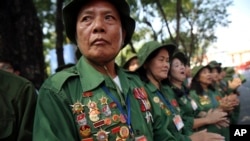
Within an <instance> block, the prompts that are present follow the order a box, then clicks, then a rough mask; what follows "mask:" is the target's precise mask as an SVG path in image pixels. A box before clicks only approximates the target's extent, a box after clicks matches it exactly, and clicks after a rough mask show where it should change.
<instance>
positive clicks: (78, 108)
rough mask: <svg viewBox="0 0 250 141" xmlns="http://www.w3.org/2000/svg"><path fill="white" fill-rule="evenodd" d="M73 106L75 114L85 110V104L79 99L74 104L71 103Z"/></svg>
mask: <svg viewBox="0 0 250 141" xmlns="http://www.w3.org/2000/svg"><path fill="white" fill-rule="evenodd" d="M70 106H71V107H72V111H73V113H74V114H80V113H82V111H83V110H84V108H83V107H84V105H83V104H82V103H81V102H79V101H77V102H76V103H74V104H73V105H70Z"/></svg>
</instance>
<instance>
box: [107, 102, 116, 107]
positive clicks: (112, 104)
mask: <svg viewBox="0 0 250 141" xmlns="http://www.w3.org/2000/svg"><path fill="white" fill-rule="evenodd" d="M109 106H110V107H111V108H116V107H117V104H116V103H115V102H111V103H109Z"/></svg>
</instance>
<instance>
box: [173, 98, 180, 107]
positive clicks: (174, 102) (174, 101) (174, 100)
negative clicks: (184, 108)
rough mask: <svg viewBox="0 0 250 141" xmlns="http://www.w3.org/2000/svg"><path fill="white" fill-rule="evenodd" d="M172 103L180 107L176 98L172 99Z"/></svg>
mask: <svg viewBox="0 0 250 141" xmlns="http://www.w3.org/2000/svg"><path fill="white" fill-rule="evenodd" d="M171 104H172V105H173V106H174V107H178V106H179V105H178V103H177V101H176V99H173V100H171Z"/></svg>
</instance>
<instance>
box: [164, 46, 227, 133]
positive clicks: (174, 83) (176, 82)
mask: <svg viewBox="0 0 250 141" xmlns="http://www.w3.org/2000/svg"><path fill="white" fill-rule="evenodd" d="M187 63H188V60H187V57H186V56H185V54H184V53H182V52H180V51H176V52H175V53H174V55H173V56H172V58H171V59H170V69H169V76H168V85H169V86H170V88H171V89H170V93H169V94H172V95H173V97H174V98H175V99H176V100H177V102H178V104H179V107H180V113H181V115H182V118H183V121H184V124H185V127H186V129H187V130H189V131H190V132H193V130H194V129H197V128H200V127H202V126H206V125H209V124H216V123H217V122H219V121H221V120H225V119H226V117H225V116H226V115H227V113H226V112H222V111H214V110H212V109H211V110H210V111H209V112H207V113H206V116H204V117H196V115H199V114H202V112H203V111H201V110H200V109H199V107H198V105H197V103H196V102H195V100H194V99H192V98H191V96H190V94H189V89H188V87H187V85H185V80H186V77H187V75H186V66H187V65H186V64H187Z"/></svg>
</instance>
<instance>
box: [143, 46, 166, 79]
mask: <svg viewBox="0 0 250 141" xmlns="http://www.w3.org/2000/svg"><path fill="white" fill-rule="evenodd" d="M145 69H146V70H147V72H146V73H147V75H151V76H153V77H154V78H155V79H157V80H159V81H161V80H163V79H166V78H167V77H168V71H169V54H168V51H167V50H166V49H165V48H162V49H160V51H159V53H158V54H157V55H156V56H155V57H154V58H152V59H151V60H150V61H149V62H148V63H146V64H145Z"/></svg>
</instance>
